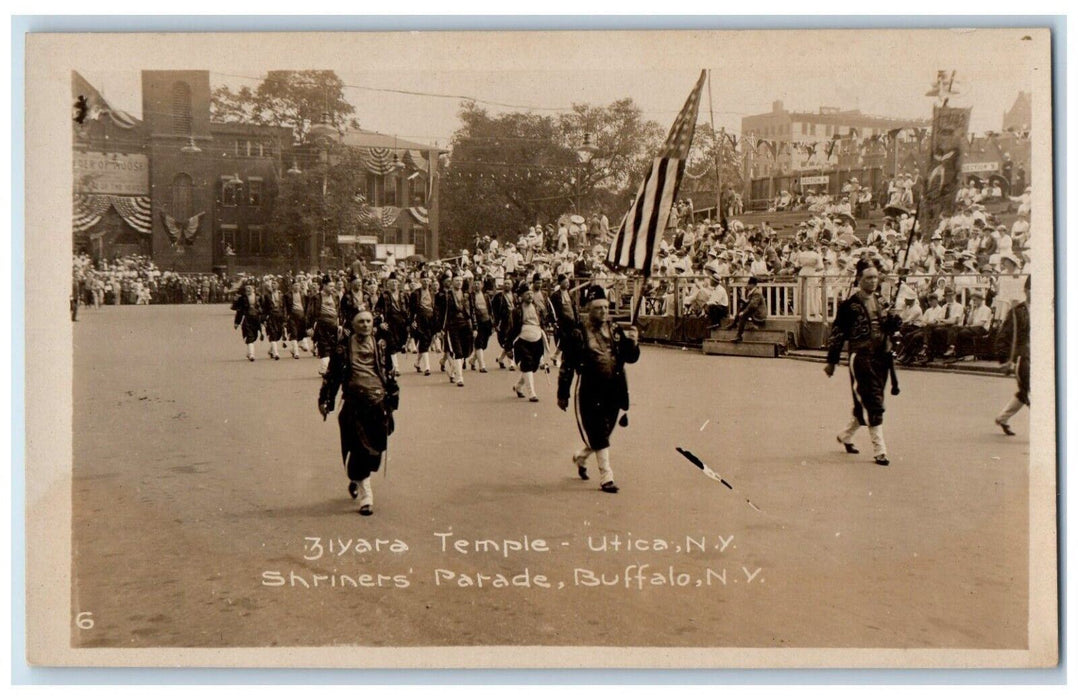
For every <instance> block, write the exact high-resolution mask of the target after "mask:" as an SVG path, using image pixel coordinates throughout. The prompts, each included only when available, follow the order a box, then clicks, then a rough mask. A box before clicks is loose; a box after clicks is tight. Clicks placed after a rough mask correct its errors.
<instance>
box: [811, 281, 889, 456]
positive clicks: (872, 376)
mask: <svg viewBox="0 0 1078 700" xmlns="http://www.w3.org/2000/svg"><path fill="white" fill-rule="evenodd" d="M879 282H880V271H879V270H878V269H877V268H876V266H875V264H874V263H872V262H871V261H866V260H861V261H858V263H857V285H858V286H857V291H855V292H854V293H853V294H851V295H850V296H849V297H848V298H847V299H846V301H844V302H842V304H841V305H839V307H838V312H837V314H836V315H835V323H834V325H833V326H832V327H831V339H830V341H829V343H828V348H827V365H826V366H825V367H824V372H825V373H826V374H827V376H828V377H830V376H832V375H833V374H834V373H835V365H837V364H838V360H839V354H840V353H841V352H842V346H843V345H845V344H847V343H849V353H850V385H851V387H852V389H853V419H852V420H851V421H850V423H849V425H847V426H846V429H845V430H843V431H842V432H841V433H839V435H838V441H839V442H840V443H842V445H843V447H845V448H846V452H849V453H850V454H857V453H858V449H857V448H856V447H854V445H853V442H852V441H853V436H854V433H856V432H857V429H858V428H860V427H861V426H862V425H866V424H867V425H868V434H869V435H870V436H871V437H872V449H873V454H874V459H875V461H876V464H879V465H881V466H887V465H888V464H890V461H889V460H888V459H887V444H886V443H885V442H884V441H883V388H884V385H885V384H886V382H887V378H888V372H889V369H890V348H889V343H888V340H887V338H888V336H889V335H890V334H891V333H892V332H893V331H894V330H897V329H896V328H892V326H894V325H896V322H897V320H896V317H894V316H892V315H891V314H890V313H888V312H887V311H886V310H885V309H884V308H883V301H882V300H881V299H880V296H879V294H878V293H877V289H878V287H879Z"/></svg>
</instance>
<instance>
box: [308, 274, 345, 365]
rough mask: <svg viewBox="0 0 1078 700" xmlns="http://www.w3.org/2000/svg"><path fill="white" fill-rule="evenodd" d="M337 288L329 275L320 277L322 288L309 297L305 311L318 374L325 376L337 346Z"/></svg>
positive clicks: (338, 301)
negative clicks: (331, 355)
mask: <svg viewBox="0 0 1078 700" xmlns="http://www.w3.org/2000/svg"><path fill="white" fill-rule="evenodd" d="M339 303H340V300H339V299H338V298H337V288H336V286H335V285H334V284H333V280H332V279H330V277H329V275H323V276H322V288H321V290H319V291H318V292H317V293H316V294H314V295H313V296H312V297H311V300H310V305H309V307H308V309H307V335H308V336H310V337H311V339H312V340H313V341H314V354H315V355H317V356H318V358H319V366H318V374H320V375H323V376H324V375H325V373H326V369H327V368H328V367H329V357H330V354H331V353H332V352H333V347H334V346H335V345H336V344H337V335H338V331H337V328H338V326H337V323H338V319H337V306H338V304H339Z"/></svg>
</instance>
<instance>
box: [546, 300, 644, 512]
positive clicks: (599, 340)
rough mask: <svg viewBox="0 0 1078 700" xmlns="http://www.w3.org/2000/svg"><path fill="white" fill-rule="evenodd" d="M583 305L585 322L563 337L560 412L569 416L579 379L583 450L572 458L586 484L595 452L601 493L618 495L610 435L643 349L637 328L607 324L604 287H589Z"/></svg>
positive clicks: (578, 408) (625, 403)
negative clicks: (628, 371)
mask: <svg viewBox="0 0 1078 700" xmlns="http://www.w3.org/2000/svg"><path fill="white" fill-rule="evenodd" d="M584 305H585V309H586V317H585V319H584V321H583V322H582V323H580V324H577V326H576V327H575V328H574V329H573V331H572V332H571V333H568V334H566V335H565V337H564V341H565V344H564V347H563V348H562V366H561V372H560V373H559V375H558V408H560V409H561V410H563V411H564V410H566V409H567V408H568V407H569V393H570V385H571V384H572V383H573V377H574V375H576V376H577V377H578V379H577V383H576V401H575V403H574V412H575V414H576V424H577V428H578V429H579V430H580V437H581V438H582V439H583V440H584V448H583V449H582V450H581V451H579V452H577V453H575V454H574V455H573V462H574V464H575V465H576V467H577V473H578V474H579V475H580V478H581V479H587V478H588V470H587V467H586V466H585V462H586V461H587V458H588V457H589V456H590V455H591V454H593V453H594V454H595V459H596V461H598V463H599V483H600V488H601V489H602V490H603V491H605V492H606V493H617V492H618V487H617V485H615V483H614V471H613V470H612V469H611V468H610V434H611V433H612V432H613V431H614V425H615V424H616V423H617V420H618V412H619V411H623V410H624V411H627V410H629V383H628V381H627V379H626V377H625V365H626V364H631V363H633V362H636V361H637V360H638V359H640V346H639V344H638V343H637V332H636V329H635V328H630V329H625V330H623V329H621V328H618V327H614V326H612V325H611V324H610V323H609V321H608V320H607V315H608V313H609V310H610V309H609V303H608V302H607V299H606V293H605V292H604V291H603V288H602V287H600V286H599V285H592V286H591V287H589V288H588V289H587V291H586V292H585V294H584ZM623 425H624V423H623Z"/></svg>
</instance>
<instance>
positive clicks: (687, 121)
mask: <svg viewBox="0 0 1078 700" xmlns="http://www.w3.org/2000/svg"><path fill="white" fill-rule="evenodd" d="M706 77H707V71H700V79H699V80H697V81H696V87H694V88H693V90H692V92H691V93H689V99H688V100H686V102H685V106H684V107H683V108H682V109H681V113H680V114H678V116H677V119H675V120H674V125H673V126H672V127H670V135H669V136H667V137H666V143H665V144H663V151H662V153H661V154H660V155H659V157H658V158H655V160H653V161H652V163H651V170H650V171H648V174H647V177H645V178H644V182H642V183H641V184H640V189H639V191H637V193H636V199H635V200H634V201H633V205H632V207H630V208H629V211H628V212H627V213H626V214H625V217H624V218H622V220H621V225H620V226H619V227H618V232H617V234H616V235H615V237H614V242H613V244H612V245H611V246H610V251H609V252H608V253H607V256H606V261H607V263H609V264H610V265H611V266H613V267H618V268H633V269H636V270H642V271H643V272H644V274H645V275H649V274H651V265H652V263H653V261H654V260H655V253H656V249H657V248H658V242H659V239H660V238H661V237H662V234H663V231H664V230H666V222H667V220H668V219H669V218H670V209H671V208H672V207H673V205H674V200H675V199H676V198H677V191H678V186H679V185H680V184H681V176H682V173H684V172H685V161H686V160H688V158H689V147H690V146H692V137H693V133H694V132H695V131H696V114H697V111H698V110H699V108H700V94H701V93H702V92H703V89H704V78H706Z"/></svg>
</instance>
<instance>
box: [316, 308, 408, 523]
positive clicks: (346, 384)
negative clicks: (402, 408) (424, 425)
mask: <svg viewBox="0 0 1078 700" xmlns="http://www.w3.org/2000/svg"><path fill="white" fill-rule="evenodd" d="M373 331H374V315H373V314H372V313H371V312H370V311H369V310H367V309H362V310H360V311H359V312H357V313H356V315H355V316H354V317H353V318H352V332H351V333H350V334H347V335H345V336H344V337H342V338H341V340H340V341H339V342H338V343H337V344H336V346H335V348H334V350H333V355H332V357H331V358H330V363H329V369H328V370H327V371H326V373H325V376H323V378H322V388H321V390H320V391H319V392H318V411H319V413H321V414H322V419H323V420H325V418H326V416H327V415H329V414H330V413H332V412H333V404H334V403H335V402H336V399H337V390H338V389H340V390H341V393H342V395H343V397H344V402H343V404H342V405H341V412H340V414H338V416H337V423H338V424H339V425H340V429H341V457H342V459H343V460H344V462H345V465H346V467H347V469H348V493H349V494H350V495H351V496H352V498H358V499H359V512H360V514H361V515H371V514H372V513H373V512H374V511H373V508H374V492H373V491H372V489H371V473H372V472H376V471H378V469H379V467H381V464H382V453H383V452H385V451H386V447H387V445H388V439H389V436H390V435H391V434H392V433H393V428H394V425H393V412H394V411H396V410H397V407H398V406H399V404H400V389H399V387H398V386H397V380H396V378H395V377H394V367H393V364H392V359H391V356H390V354H389V352H388V349H387V347H386V342H385V341H384V340H382V339H379V338H375V336H374V332H373Z"/></svg>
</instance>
